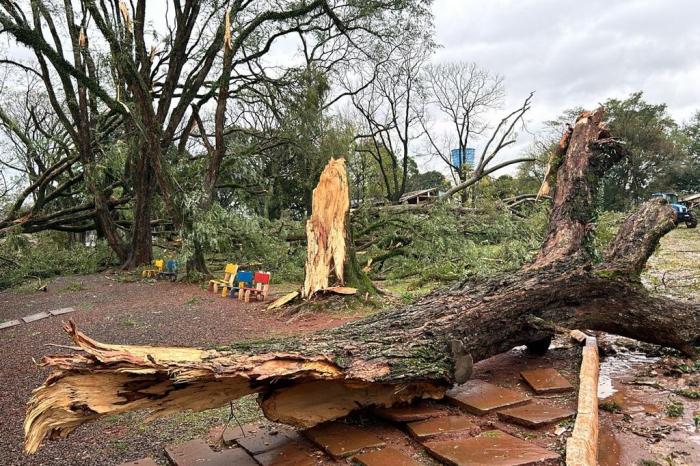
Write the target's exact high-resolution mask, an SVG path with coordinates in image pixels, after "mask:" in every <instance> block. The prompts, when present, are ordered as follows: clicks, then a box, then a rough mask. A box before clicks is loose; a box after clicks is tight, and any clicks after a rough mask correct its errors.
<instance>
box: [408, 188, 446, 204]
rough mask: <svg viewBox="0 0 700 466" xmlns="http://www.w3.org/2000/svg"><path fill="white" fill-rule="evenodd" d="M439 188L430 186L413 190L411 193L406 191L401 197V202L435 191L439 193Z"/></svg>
mask: <svg viewBox="0 0 700 466" xmlns="http://www.w3.org/2000/svg"><path fill="white" fill-rule="evenodd" d="M437 191H438V188H429V189H421V190H420V191H411V192H409V193H405V194H404V195H403V196H401V198H400V199H399V202H405V201H408V200H409V199H414V198H416V197H419V196H425V195H430V194H433V193H437Z"/></svg>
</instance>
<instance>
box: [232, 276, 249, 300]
mask: <svg viewBox="0 0 700 466" xmlns="http://www.w3.org/2000/svg"><path fill="white" fill-rule="evenodd" d="M233 283H234V284H235V285H234V287H233V288H231V291H229V293H228V296H229V298H235V297H236V296H238V290H240V289H241V288H245V287H251V286H253V272H252V271H250V270H239V271H238V272H236V278H235V279H234V280H233Z"/></svg>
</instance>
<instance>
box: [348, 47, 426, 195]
mask: <svg viewBox="0 0 700 466" xmlns="http://www.w3.org/2000/svg"><path fill="white" fill-rule="evenodd" d="M431 53H432V45H431V42H430V41H429V39H428V38H427V37H425V36H419V37H418V38H417V39H414V40H411V41H409V42H407V43H405V44H400V45H399V46H398V47H396V48H394V49H392V50H391V51H390V52H388V54H387V58H386V60H385V61H384V62H383V63H381V64H379V65H376V67H373V68H372V73H371V76H368V77H367V76H365V77H364V79H365V80H366V81H367V82H368V84H367V85H366V86H362V91H361V92H359V93H357V94H355V95H353V96H352V101H353V103H354V106H355V108H356V110H357V112H358V114H359V116H360V118H359V119H360V120H361V121H362V124H361V126H360V128H361V133H360V134H358V135H357V136H356V140H357V141H358V143H357V146H356V149H355V150H356V151H360V152H364V153H367V154H369V155H370V156H371V157H372V159H374V161H375V162H376V164H377V166H378V167H379V171H380V173H381V179H382V182H383V186H384V192H385V196H386V198H387V199H388V200H389V201H391V202H398V200H399V199H400V198H401V196H402V195H403V194H404V193H405V192H406V186H407V183H408V178H409V169H410V168H411V165H412V156H411V145H412V144H413V143H414V141H416V140H417V139H418V138H419V137H420V136H422V132H421V130H420V127H419V122H420V119H421V117H422V115H423V111H424V89H423V83H422V82H421V76H422V69H423V66H424V65H425V62H426V60H427V59H428V58H429V56H430V54H431ZM414 165H415V163H414Z"/></svg>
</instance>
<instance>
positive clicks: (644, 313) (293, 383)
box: [25, 111, 700, 452]
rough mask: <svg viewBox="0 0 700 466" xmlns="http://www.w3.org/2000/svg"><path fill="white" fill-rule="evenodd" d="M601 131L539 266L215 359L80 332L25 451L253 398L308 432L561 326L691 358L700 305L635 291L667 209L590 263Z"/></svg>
mask: <svg viewBox="0 0 700 466" xmlns="http://www.w3.org/2000/svg"><path fill="white" fill-rule="evenodd" d="M601 122H602V111H597V112H594V113H584V114H583V115H582V116H581V117H580V118H579V120H578V121H577V124H576V125H575V127H574V130H573V133H572V137H571V144H570V145H569V147H568V150H567V152H566V154H565V157H564V160H563V163H562V164H561V166H560V167H559V170H558V173H557V186H556V193H555V196H554V206H553V210H552V216H551V219H550V225H549V227H548V234H547V238H546V240H545V242H544V244H543V247H542V250H541V251H540V254H539V255H538V256H537V257H536V258H535V260H534V261H533V262H532V263H531V264H530V265H529V266H527V267H524V268H523V269H521V270H520V271H518V272H515V273H511V274H509V275H508V276H505V277H496V278H492V279H489V280H485V281H482V282H480V283H470V284H467V285H463V286H458V287H455V288H453V289H450V290H439V291H435V292H433V293H431V294H429V295H428V296H426V297H424V298H422V299H420V300H419V301H417V302H415V303H413V304H410V305H407V306H402V307H398V308H395V309H391V310H387V311H383V312H380V313H377V314H375V315H372V316H370V317H368V318H366V319H363V320H361V321H357V322H354V323H350V324H347V325H344V326H342V327H339V328H337V329H332V330H327V331H324V332H320V333H317V334H313V335H308V336H303V337H298V338H286V339H277V340H270V341H263V342H255V343H236V344H232V345H230V346H227V347H218V348H216V349H210V350H204V349H192V348H154V347H138V346H121V345H105V344H102V343H98V342H95V341H93V340H90V339H89V338H87V337H86V336H84V335H82V334H81V333H80V332H78V331H77V330H76V329H75V327H74V326H72V325H71V326H69V327H68V328H67V330H68V331H69V333H70V335H71V336H72V338H73V340H74V342H75V343H76V345H77V346H78V349H79V351H78V353H77V354H73V355H60V356H51V357H47V358H44V361H43V363H44V364H45V365H48V366H51V367H54V368H55V369H56V371H55V372H54V373H53V374H52V375H51V376H50V377H49V379H48V380H47V381H46V382H45V383H44V385H42V386H41V387H39V388H38V389H37V390H36V391H35V392H34V394H33V395H32V399H31V400H30V402H29V408H28V413H27V418H26V421H25V433H26V443H25V448H26V449H27V451H29V452H33V451H36V449H37V448H38V447H39V445H40V444H41V442H42V441H43V440H44V439H45V438H47V437H48V438H57V437H65V436H67V435H68V434H69V433H70V432H71V431H72V430H74V429H75V428H76V427H77V426H79V425H80V424H82V423H84V422H87V421H90V420H93V419H96V418H98V417H100V416H103V415H107V414H114V413H123V412H127V411H134V410H140V409H149V410H152V411H153V413H154V414H155V415H162V414H165V413H168V412H172V411H176V410H185V409H193V410H202V409H208V408H212V407H215V406H222V405H224V404H225V403H226V402H228V401H229V400H231V399H235V398H238V397H240V396H243V395H245V394H248V393H254V392H257V393H259V394H260V404H261V407H262V409H263V412H264V413H265V415H266V416H267V417H269V418H271V419H273V420H278V421H282V422H286V423H289V424H294V425H299V426H310V425H314V424H316V423H318V422H321V421H324V420H329V419H335V418H338V417H341V416H343V415H345V414H347V413H348V412H350V411H352V410H354V409H358V408H361V407H364V406H371V405H379V406H388V405H391V404H393V403H395V402H398V401H403V400H410V399H412V398H416V397H433V398H438V397H440V396H442V394H443V392H444V391H445V390H446V389H447V388H449V387H450V386H452V385H453V384H454V383H460V382H463V381H464V380H466V378H468V377H469V374H470V368H471V365H472V363H473V362H476V361H479V360H482V359H485V358H488V357H490V356H493V355H495V354H498V353H501V352H504V351H507V350H509V349H510V348H512V347H514V346H517V345H523V344H532V343H537V342H541V341H543V340H547V339H548V338H551V336H552V332H553V330H552V329H553V328H555V327H556V326H559V327H568V328H588V329H594V330H603V331H608V332H612V333H617V334H621V335H625V336H629V337H633V338H637V339H641V340H644V341H648V342H650V343H655V344H660V345H664V346H669V347H674V348H678V349H680V350H682V351H685V352H687V353H691V352H693V351H694V345H695V344H697V343H698V336H699V335H700V305H698V304H694V303H680V302H676V301H673V300H670V299H667V298H659V297H655V296H652V295H651V294H650V293H649V292H648V291H647V290H646V289H644V287H643V286H642V285H641V283H640V282H639V277H638V276H639V271H640V270H641V266H642V265H643V263H644V262H645V261H646V259H647V258H648V256H649V254H650V253H651V251H653V248H654V247H655V245H656V244H657V243H658V241H659V239H660V238H661V237H662V236H663V235H664V234H665V233H666V232H667V231H669V225H668V219H669V215H671V214H670V212H671V208H670V207H669V206H667V205H665V204H663V203H661V202H658V201H650V202H649V203H647V204H645V205H643V206H642V208H641V209H640V210H639V211H638V212H635V213H634V214H632V216H631V217H630V218H629V219H628V220H627V221H626V222H625V224H624V225H623V227H622V229H621V233H620V234H619V235H618V236H617V238H616V239H615V240H614V241H613V243H612V245H611V246H610V248H609V249H608V251H607V252H606V253H605V256H604V257H606V261H605V262H604V263H602V264H597V265H594V264H593V263H592V262H591V257H592V255H591V254H590V253H589V252H588V250H587V249H586V248H588V247H590V246H588V243H587V238H588V235H589V234H590V232H591V228H592V224H593V220H594V217H595V215H594V212H595V208H594V205H595V204H594V202H593V200H594V199H595V186H597V181H598V177H599V176H600V175H601V174H602V173H603V172H604V170H605V168H606V167H608V166H610V165H611V164H612V163H613V161H614V160H616V159H619V158H620V157H621V156H622V155H623V150H622V147H621V146H620V145H619V143H617V142H616V141H614V140H612V139H610V138H609V137H608V135H607V132H606V131H605V128H604V127H603V126H602V123H601ZM538 322H539V323H538ZM542 322H544V323H552V324H554V325H541V323H542Z"/></svg>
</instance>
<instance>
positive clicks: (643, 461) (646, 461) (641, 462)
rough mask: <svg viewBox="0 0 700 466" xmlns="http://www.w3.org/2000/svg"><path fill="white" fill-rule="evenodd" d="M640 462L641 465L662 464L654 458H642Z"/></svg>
mask: <svg viewBox="0 0 700 466" xmlns="http://www.w3.org/2000/svg"><path fill="white" fill-rule="evenodd" d="M638 464H639V466H662V465H661V463H658V462H656V461H654V460H641V461H639V463H638Z"/></svg>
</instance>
